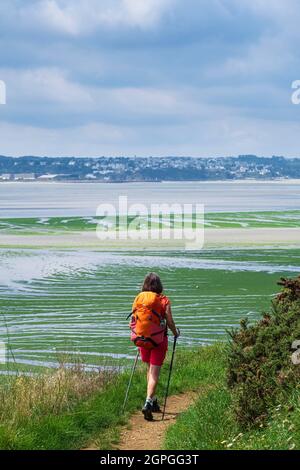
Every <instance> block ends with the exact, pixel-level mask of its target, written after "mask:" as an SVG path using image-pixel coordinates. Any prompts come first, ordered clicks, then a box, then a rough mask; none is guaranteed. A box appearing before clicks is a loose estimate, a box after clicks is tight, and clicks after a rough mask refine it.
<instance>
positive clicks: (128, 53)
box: [0, 0, 300, 156]
mask: <svg viewBox="0 0 300 470" xmlns="http://www.w3.org/2000/svg"><path fill="white" fill-rule="evenodd" d="M299 24H300V9H299V1H298V0H268V1H266V0H1V2H0V31H1V35H0V44H1V49H0V80H4V81H5V83H6V87H7V104H6V105H1V106H0V154H2V155H50V156H52V155H78V156H79V155H82V156H85V155H86V156H98V155H141V156H143V155H157V156H159V155H195V156H222V155H238V154H246V153H247V154H248V153H255V154H258V155H267V156H269V155H273V154H276V155H286V156H300V105H298V106H297V105H294V104H292V102H291V94H292V89H291V84H292V82H293V81H294V80H297V79H300V48H299V41H300V28H299Z"/></svg>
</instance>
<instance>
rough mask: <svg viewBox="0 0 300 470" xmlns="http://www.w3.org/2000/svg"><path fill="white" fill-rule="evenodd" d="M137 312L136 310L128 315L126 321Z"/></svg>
mask: <svg viewBox="0 0 300 470" xmlns="http://www.w3.org/2000/svg"><path fill="white" fill-rule="evenodd" d="M135 311H136V308H135V309H134V310H133V311H132V312H130V313H129V315H127V317H126V320H128V318H129V317H131V316H132V315H133V314H134V312H135Z"/></svg>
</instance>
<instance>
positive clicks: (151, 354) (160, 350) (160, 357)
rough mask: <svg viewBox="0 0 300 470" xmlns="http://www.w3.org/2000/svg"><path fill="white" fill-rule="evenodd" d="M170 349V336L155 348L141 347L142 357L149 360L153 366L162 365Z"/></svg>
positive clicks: (144, 360) (146, 360) (145, 360)
mask: <svg viewBox="0 0 300 470" xmlns="http://www.w3.org/2000/svg"><path fill="white" fill-rule="evenodd" d="M167 351H168V337H167V336H166V337H165V338H164V340H163V342H162V343H161V344H160V345H159V346H157V347H156V348H153V349H145V348H140V353H141V358H142V361H143V362H147V363H148V364H150V365H151V366H162V365H163V362H164V360H165V357H166V354H167Z"/></svg>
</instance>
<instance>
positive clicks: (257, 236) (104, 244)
mask: <svg viewBox="0 0 300 470" xmlns="http://www.w3.org/2000/svg"><path fill="white" fill-rule="evenodd" d="M289 245H290V246H299V247H300V228H250V229H247V228H231V229H205V234H204V248H214V247H215V248H220V247H227V248H230V247H233V248H240V247H247V248H249V247H255V246H285V247H286V246H289ZM0 247H1V248H7V247H9V248H69V249H74V248H93V249H100V250H113V249H124V250H130V249H151V248H153V249H182V248H185V242H184V241H181V240H174V239H171V240H168V239H166V240H162V239H160V240H146V241H145V240H143V241H136V240H109V241H108V240H105V241H103V240H99V239H98V238H97V235H96V232H95V231H91V232H86V231H85V232H68V233H65V232H61V233H57V234H55V235H53V234H44V235H39V234H37V235H24V234H20V235H17V234H14V235H9V234H4V233H2V234H0ZM198 248H201V244H200V245H199V246H198ZM194 249H197V246H196V245H195V248H194Z"/></svg>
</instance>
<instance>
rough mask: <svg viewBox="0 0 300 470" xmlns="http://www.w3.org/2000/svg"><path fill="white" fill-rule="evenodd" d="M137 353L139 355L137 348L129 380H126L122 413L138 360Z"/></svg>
mask: <svg viewBox="0 0 300 470" xmlns="http://www.w3.org/2000/svg"><path fill="white" fill-rule="evenodd" d="M139 355H140V350H139V349H138V350H137V353H136V356H135V360H134V364H133V367H132V371H131V374H130V379H129V382H128V386H127V390H126V395H125V398H124V403H123V408H122V413H124V411H125V406H126V403H127V400H128V395H129V390H130V387H131V382H132V379H133V375H134V372H135V369H136V365H137V361H138V358H139Z"/></svg>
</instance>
